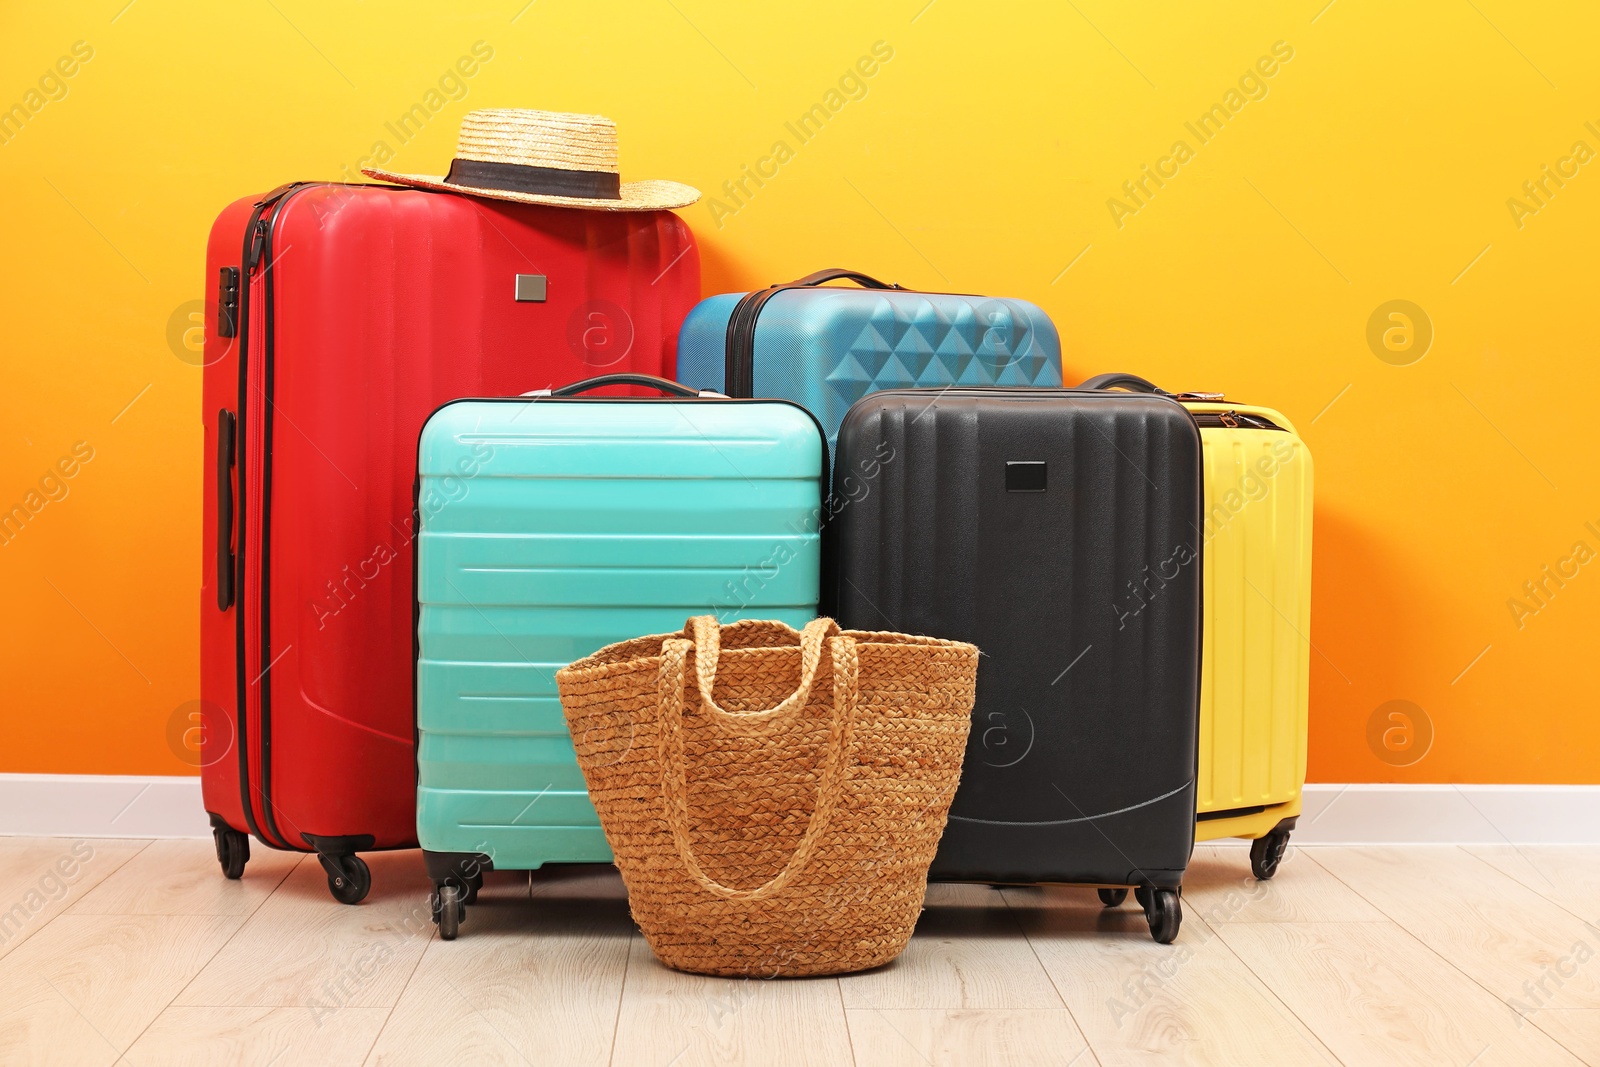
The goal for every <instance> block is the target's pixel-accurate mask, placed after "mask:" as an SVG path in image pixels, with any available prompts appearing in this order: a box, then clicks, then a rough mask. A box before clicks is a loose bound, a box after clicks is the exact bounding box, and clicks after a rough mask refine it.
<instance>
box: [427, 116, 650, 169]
mask: <svg viewBox="0 0 1600 1067" xmlns="http://www.w3.org/2000/svg"><path fill="white" fill-rule="evenodd" d="M456 158H457V159H468V160H476V161H479V162H483V163H514V164H518V165H520V166H524V167H548V168H550V169H552V170H582V171H604V172H607V173H610V174H616V173H617V172H618V166H617V124H616V123H614V122H612V121H611V120H610V119H608V118H605V117H604V116H601V115H580V114H575V113H572V112H565V111H531V110H525V109H520V108H486V109H482V110H478V111H470V112H468V113H467V115H466V117H464V118H463V119H462V120H461V135H460V138H459V140H458V141H457V142H456Z"/></svg>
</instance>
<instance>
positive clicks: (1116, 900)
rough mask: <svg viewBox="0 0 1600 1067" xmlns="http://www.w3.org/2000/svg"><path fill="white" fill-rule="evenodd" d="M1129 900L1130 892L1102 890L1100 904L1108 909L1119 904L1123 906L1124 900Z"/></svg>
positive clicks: (1124, 890)
mask: <svg viewBox="0 0 1600 1067" xmlns="http://www.w3.org/2000/svg"><path fill="white" fill-rule="evenodd" d="M1127 899H1128V891H1127V890H1126V889H1102V890H1100V903H1102V904H1104V905H1105V906H1106V907H1108V908H1114V907H1116V906H1117V905H1118V904H1121V903H1122V902H1123V901H1124V900H1127Z"/></svg>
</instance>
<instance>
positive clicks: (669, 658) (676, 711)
mask: <svg viewBox="0 0 1600 1067" xmlns="http://www.w3.org/2000/svg"><path fill="white" fill-rule="evenodd" d="M688 628H689V629H691V630H692V631H693V633H694V640H693V641H690V640H688V639H687V638H682V637H672V638H668V639H667V640H665V641H663V642H662V643H661V673H660V675H659V676H658V678H657V687H658V689H657V692H658V694H659V697H660V700H661V707H662V715H661V732H660V748H661V787H662V788H661V791H662V799H663V800H664V801H665V806H666V818H667V826H668V828H669V829H670V830H671V831H672V842H673V844H674V845H676V846H677V848H678V857H679V858H680V859H681V860H683V864H684V866H685V867H686V868H687V869H688V871H689V876H690V877H691V878H693V879H694V880H695V882H696V883H697V884H698V885H699V886H700V887H701V888H702V889H704V890H706V892H708V893H711V894H712V895H713V896H718V897H721V898H722V899H724V900H740V901H756V900H763V899H765V898H767V897H770V896H772V895H773V894H774V893H776V892H778V891H779V890H781V889H782V888H783V887H784V886H786V885H788V884H789V882H790V881H792V880H793V879H794V877H795V875H797V874H799V873H800V871H801V870H802V869H804V867H805V865H806V864H807V863H808V862H810V860H811V856H812V854H813V853H814V852H815V851H816V849H817V844H818V842H819V841H820V840H821V839H822V833H823V831H824V830H826V829H827V826H828V819H829V817H830V816H831V815H832V814H833V809H834V808H835V807H836V806H837V805H838V802H839V797H840V794H841V793H843V791H844V763H845V760H844V753H845V752H846V750H847V749H848V748H849V746H850V735H851V732H852V728H853V726H854V725H855V713H856V697H857V690H858V682H859V673H860V661H859V659H858V657H857V653H856V642H855V638H853V637H849V636H847V635H844V634H842V633H840V632H839V624H838V623H836V622H834V621H833V620H832V619H814V620H812V621H811V622H809V623H807V624H806V628H805V629H804V630H802V631H801V632H800V685H799V687H798V688H797V689H796V690H795V691H794V693H793V694H791V695H790V696H788V697H786V698H784V699H783V700H782V701H780V702H779V703H778V704H776V705H774V706H773V707H771V708H768V709H766V710H765V711H759V712H740V713H733V712H728V711H725V710H723V709H722V708H720V707H718V706H717V705H716V704H715V703H713V702H712V700H711V697H710V692H711V683H712V682H714V681H715V680H716V662H717V657H718V654H719V652H720V642H721V635H720V627H719V626H718V624H717V620H716V617H715V616H713V615H701V616H697V617H696V618H694V619H692V620H690V625H689V627H688ZM830 637H831V638H832V640H831V641H830V640H829V638H830ZM824 644H826V645H827V646H828V649H829V652H830V656H831V661H832V666H833V717H832V719H831V720H830V722H829V730H828V740H827V742H826V743H827V749H826V751H825V752H824V754H823V766H822V773H821V775H820V777H819V779H818V782H817V800H816V804H815V805H814V806H813V807H812V809H811V820H810V822H809V823H807V825H806V832H805V833H804V835H802V836H801V838H800V844H799V845H797V846H796V847H795V850H794V854H793V855H792V856H790V857H789V862H788V863H786V864H784V866H783V869H782V870H781V871H779V872H778V873H777V874H775V875H773V876H772V877H771V878H769V879H767V881H765V882H763V883H762V884H761V885H758V886H756V887H754V888H752V889H734V888H733V887H731V886H726V885H723V884H722V883H721V882H719V881H717V880H716V879H714V878H712V877H711V876H710V875H708V874H706V872H705V870H704V869H703V868H702V867H701V866H700V861H699V860H698V859H696V858H695V855H694V845H693V843H692V842H691V841H690V840H689V802H688V785H687V781H686V778H687V775H686V773H685V768H684V756H683V711H684V708H683V688H684V682H685V680H686V677H685V676H686V675H687V673H688V664H687V660H688V654H689V650H690V649H691V648H692V649H694V652H695V674H696V676H697V680H698V683H699V689H700V695H701V700H702V702H703V703H702V706H703V708H704V710H706V711H708V712H710V713H711V714H712V715H713V716H714V717H716V718H718V719H720V720H722V721H723V722H724V723H730V722H731V723H735V724H737V725H739V726H742V727H745V728H747V729H748V728H749V727H750V726H752V725H764V724H766V723H770V722H773V721H775V720H777V719H779V718H786V717H788V716H789V714H790V713H798V712H799V711H800V710H802V709H804V707H805V704H806V701H807V700H808V699H809V698H810V696H811V690H812V687H813V686H814V685H815V684H816V680H817V670H818V668H819V667H820V665H821V661H822V647H823V645H824ZM708 663H709V668H708V666H707V664H708Z"/></svg>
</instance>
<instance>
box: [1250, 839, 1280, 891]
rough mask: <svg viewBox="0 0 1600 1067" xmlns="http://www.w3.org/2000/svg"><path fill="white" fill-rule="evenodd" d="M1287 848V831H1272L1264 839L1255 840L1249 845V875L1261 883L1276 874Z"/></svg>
mask: <svg viewBox="0 0 1600 1067" xmlns="http://www.w3.org/2000/svg"><path fill="white" fill-rule="evenodd" d="M1288 847H1289V831H1288V830H1280V829H1273V830H1271V831H1269V832H1268V833H1267V835H1266V836H1265V837H1258V838H1256V839H1255V840H1254V841H1253V842H1251V844H1250V873H1251V874H1254V875H1255V876H1256V877H1257V878H1259V879H1260V880H1261V881H1263V882H1264V881H1266V880H1267V879H1268V878H1271V877H1272V876H1273V875H1275V874H1277V873H1278V864H1279V863H1280V862H1281V861H1282V860H1283V853H1284V851H1285V850H1286V849H1287V848H1288Z"/></svg>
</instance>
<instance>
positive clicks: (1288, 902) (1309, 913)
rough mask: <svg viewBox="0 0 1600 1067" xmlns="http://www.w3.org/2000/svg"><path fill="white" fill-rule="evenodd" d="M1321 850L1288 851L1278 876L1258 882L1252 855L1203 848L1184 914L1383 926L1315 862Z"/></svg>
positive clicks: (1188, 877)
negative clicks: (1254, 872) (1364, 923)
mask: <svg viewBox="0 0 1600 1067" xmlns="http://www.w3.org/2000/svg"><path fill="white" fill-rule="evenodd" d="M1315 855H1316V849H1309V850H1308V849H1302V848H1298V847H1296V846H1295V845H1292V844H1291V845H1290V846H1289V853H1288V855H1286V856H1284V858H1283V862H1282V863H1281V864H1279V866H1278V873H1277V874H1276V875H1274V876H1273V877H1272V878H1271V879H1269V880H1267V881H1264V882H1263V881H1257V879H1256V877H1255V875H1253V874H1251V873H1250V853H1249V850H1248V849H1245V848H1240V847H1238V846H1228V845H1200V846H1198V847H1197V848H1196V849H1195V850H1194V857H1193V858H1192V859H1191V860H1190V861H1189V870H1188V873H1186V874H1185V875H1184V877H1183V910H1184V912H1185V913H1186V914H1197V915H1199V916H1200V917H1201V918H1203V919H1204V920H1205V921H1206V923H1207V924H1208V925H1210V926H1218V925H1221V924H1222V923H1273V922H1379V921H1382V920H1383V913H1382V912H1380V911H1379V910H1378V909H1377V908H1375V907H1373V906H1372V905H1371V904H1369V903H1368V902H1367V901H1366V900H1364V899H1363V898H1362V897H1361V895H1360V894H1359V893H1357V892H1355V891H1354V890H1352V889H1351V888H1350V887H1349V886H1347V885H1345V884H1344V883H1343V882H1341V881H1339V879H1337V878H1335V877H1334V876H1333V875H1331V874H1329V873H1328V871H1327V870H1325V869H1324V868H1323V867H1321V866H1320V865H1319V864H1317V862H1316V861H1315Z"/></svg>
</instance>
